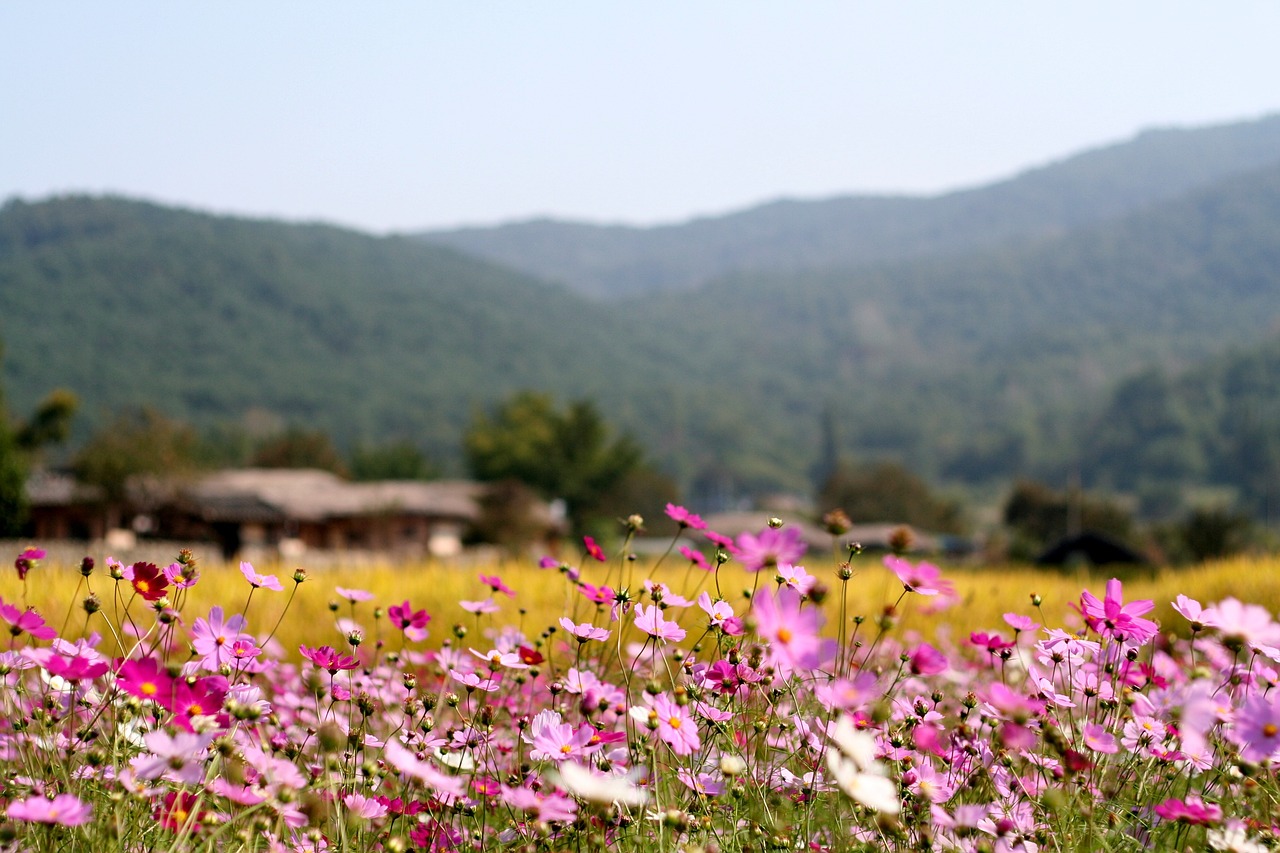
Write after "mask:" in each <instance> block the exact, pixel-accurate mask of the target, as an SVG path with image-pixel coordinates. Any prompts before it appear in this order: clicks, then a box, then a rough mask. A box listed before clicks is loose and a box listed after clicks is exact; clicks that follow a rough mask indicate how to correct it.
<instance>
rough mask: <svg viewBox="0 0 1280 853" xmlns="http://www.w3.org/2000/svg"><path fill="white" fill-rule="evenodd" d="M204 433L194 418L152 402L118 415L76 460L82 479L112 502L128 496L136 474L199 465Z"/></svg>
mask: <svg viewBox="0 0 1280 853" xmlns="http://www.w3.org/2000/svg"><path fill="white" fill-rule="evenodd" d="M198 454H199V437H198V436H197V435H196V432H195V430H194V429H192V428H191V426H190V425H189V424H186V423H183V422H182V421H177V420H171V419H170V418H167V417H165V416H164V415H162V414H161V413H160V412H158V411H156V410H155V409H152V408H150V407H143V408H140V409H135V410H132V411H127V412H123V413H121V414H119V415H117V416H116V417H115V418H114V419H113V420H112V421H111V423H109V424H107V425H106V426H105V427H103V428H102V429H101V430H99V431H98V432H97V433H95V434H94V435H93V436H92V437H91V438H90V439H89V441H88V442H87V443H85V445H84V447H82V448H81V449H80V452H79V453H78V454H76V457H75V458H74V459H73V460H72V462H71V469H72V471H73V472H74V473H75V475H76V477H77V478H78V479H79V480H80V481H81V482H83V483H87V484H89V485H93V486H98V487H99V488H101V489H102V492H103V497H104V498H105V499H106V500H107V501H108V502H109V503H118V502H119V501H121V500H123V499H124V497H125V492H126V487H127V486H128V483H129V479H130V478H131V477H134V476H135V475H146V474H150V475H155V476H159V477H172V476H181V475H183V474H186V473H188V472H190V471H192V470H194V469H195V468H197V467H198V466H197V464H196V459H197V458H198Z"/></svg>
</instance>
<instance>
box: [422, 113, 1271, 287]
mask: <svg viewBox="0 0 1280 853" xmlns="http://www.w3.org/2000/svg"><path fill="white" fill-rule="evenodd" d="M1277 162H1280V116H1272V117H1269V118H1265V119H1260V120H1257V121H1252V122H1244V123H1238V124H1231V125H1224V126H1220V127H1210V128H1198V129H1191V130H1184V129H1167V130H1156V131H1148V132H1146V133H1143V134H1141V135H1139V136H1137V137H1136V138H1134V139H1133V140H1131V141H1129V142H1126V143H1122V144H1119V145H1112V146H1108V147H1104V148H1099V149H1096V150H1093V151H1088V152H1085V153H1082V154H1078V155H1076V156H1073V157H1070V158H1067V159H1065V160H1062V161H1060V162H1057V163H1053V164H1050V165H1048V166H1045V167H1042V168H1038V169H1033V170H1031V171H1028V172H1026V173H1024V174H1021V175H1018V176H1017V177H1015V178H1012V179H1010V180H1007V181H1002V182H999V183H996V184H992V185H989V186H983V187H978V188H975V189H969V190H963V191H959V192H953V193H948V194H946V195H941V196H937V197H933V198H912V197H870V196H866V197H858V196H854V197H844V198H833V199H827V200H823V201H777V202H773V203H771V204H766V205H763V206H760V207H757V208H753V209H751V210H747V211H744V212H741V213H735V214H730V215H727V216H720V217H712V218H705V219H698V220H694V221H692V222H688V223H683V224H679V225H666V226H658V227H653V228H632V227H625V226H596V225H587V224H582V223H573V222H562V221H556V220H535V221H531V222H523V223H515V224H510V225H502V226H498V227H494V228H467V229H459V230H453V231H436V232H429V233H426V234H421V235H418V236H420V237H421V238H422V239H425V240H428V241H430V242H433V243H437V244H441V245H449V246H453V247H455V248H458V249H461V250H462V251H465V252H467V253H469V254H472V255H475V256H478V257H484V258H488V259H490V260H493V261H496V262H498V263H501V264H503V265H505V266H508V267H510V268H512V269H518V270H522V271H524V272H527V273H529V274H531V275H536V276H538V277H541V278H544V279H547V280H551V281H559V282H564V283H565V284H567V285H569V286H570V287H572V288H574V289H575V290H578V291H579V292H581V293H585V294H588V295H591V296H594V297H598V298H614V297H621V296H629V295H637V294H643V293H649V292H654V291H661V290H687V289H690V288H693V287H696V286H697V285H698V284H700V283H702V282H705V281H707V280H710V279H713V278H717V277H720V276H724V275H727V274H730V273H735V272H761V271H766V272H767V271H783V270H791V271H794V270H805V269H819V268H824V267H832V266H857V265H864V264H867V263H873V262H883V261H889V260H894V259H903V258H910V257H918V256H922V255H927V254H933V253H939V252H956V251H972V250H974V249H977V248H982V247H987V246H993V245H997V244H999V243H1001V242H1004V241H1007V240H1008V239H1010V238H1014V237H1035V236H1047V235H1053V234H1060V233H1062V232H1064V231H1065V230H1068V229H1071V228H1075V227H1078V226H1081V225H1085V224H1088V223H1091V222H1098V221H1101V220H1104V219H1107V218H1111V217H1114V216H1118V215H1122V214H1125V213H1128V212H1132V211H1135V210H1137V209H1139V208H1141V207H1144V206H1146V205H1150V204H1152V203H1156V202H1160V201H1163V200H1167V199H1171V198H1174V197H1176V196H1179V195H1181V194H1182V193H1184V192H1186V191H1188V190H1191V189H1194V188H1197V187H1205V186H1208V185H1211V184H1212V183H1214V182H1215V181H1218V180H1220V179H1223V178H1226V177H1230V176H1231V175H1235V174H1240V173H1243V172H1247V171H1251V170H1253V169H1256V168H1259V167H1262V166H1265V165H1268V164H1272V163H1277Z"/></svg>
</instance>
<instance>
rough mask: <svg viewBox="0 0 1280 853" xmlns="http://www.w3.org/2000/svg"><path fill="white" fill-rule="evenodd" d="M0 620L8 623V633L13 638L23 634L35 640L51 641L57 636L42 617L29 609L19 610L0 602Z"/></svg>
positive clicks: (32, 609)
mask: <svg viewBox="0 0 1280 853" xmlns="http://www.w3.org/2000/svg"><path fill="white" fill-rule="evenodd" d="M0 619H4V621H6V622H8V623H9V633H11V634H13V635H14V636H15V637H16V636H18V635H19V634H22V633H24V632H25V633H27V634H30V635H31V636H32V637H34V638H35V639H37V640H52V639H53V638H54V637H56V636H57V635H58V632H57V631H55V630H54V629H53V627H52V626H50V625H46V624H45V623H44V617H42V616H41V615H40V614H39V613H37V612H36V611H35V609H34V608H31V607H28V608H27V609H26V610H19V609H18V608H17V607H14V606H13V605H12V604H5V603H4V601H3V600H0Z"/></svg>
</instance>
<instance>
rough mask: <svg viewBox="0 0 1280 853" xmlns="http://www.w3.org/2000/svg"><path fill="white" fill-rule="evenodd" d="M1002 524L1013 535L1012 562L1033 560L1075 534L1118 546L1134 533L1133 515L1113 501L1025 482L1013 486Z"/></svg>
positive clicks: (1130, 538) (1011, 546)
mask: <svg viewBox="0 0 1280 853" xmlns="http://www.w3.org/2000/svg"><path fill="white" fill-rule="evenodd" d="M1003 520H1004V523H1005V525H1006V526H1007V527H1008V528H1009V529H1010V531H1011V532H1012V534H1013V542H1012V543H1011V544H1010V548H1009V551H1010V555H1011V556H1012V557H1014V558H1015V559H1032V558H1034V557H1035V556H1036V555H1037V554H1039V553H1040V552H1041V551H1043V550H1044V549H1045V548H1047V547H1049V546H1050V545H1052V544H1053V543H1055V542H1057V541H1058V540H1060V539H1062V538H1064V537H1066V536H1069V535H1071V534H1074V533H1083V532H1086V531H1088V532H1091V533H1101V534H1105V535H1108V536H1111V537H1113V538H1115V539H1118V540H1120V541H1121V542H1127V541H1130V540H1132V538H1133V533H1134V529H1133V527H1134V526H1133V515H1132V513H1130V512H1129V511H1127V510H1126V509H1125V508H1124V507H1122V506H1120V505H1119V504H1118V503H1116V502H1115V501H1112V500H1108V499H1107V498H1105V497H1101V496H1097V495H1086V494H1083V493H1082V492H1080V491H1079V490H1078V489H1076V490H1069V491H1066V492H1058V491H1054V490H1053V489H1051V488H1049V487H1048V486H1046V485H1044V484H1043V483H1036V482H1031V481H1026V480H1024V481H1021V482H1018V483H1015V484H1014V487H1013V490H1012V492H1010V494H1009V497H1008V499H1007V500H1006V501H1005V504H1004V517H1003Z"/></svg>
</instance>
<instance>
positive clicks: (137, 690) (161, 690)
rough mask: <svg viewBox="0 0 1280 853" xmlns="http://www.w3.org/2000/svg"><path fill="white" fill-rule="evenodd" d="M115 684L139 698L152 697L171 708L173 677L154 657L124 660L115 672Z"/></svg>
mask: <svg viewBox="0 0 1280 853" xmlns="http://www.w3.org/2000/svg"><path fill="white" fill-rule="evenodd" d="M116 685H117V686H118V687H119V688H120V689H121V690H123V691H124V692H126V693H128V694H129V695H130V696H136V697H138V698H139V699H152V700H155V701H156V702H158V703H159V704H160V705H162V706H163V707H166V708H169V709H170V710H172V707H171V702H172V696H173V691H174V685H175V682H174V678H173V676H171V675H169V673H168V671H167V670H166V669H165V668H164V665H163V664H162V663H160V661H158V660H156V659H155V658H143V659H142V660H126V661H124V662H123V663H121V664H120V669H119V670H118V671H117V672H116Z"/></svg>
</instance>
